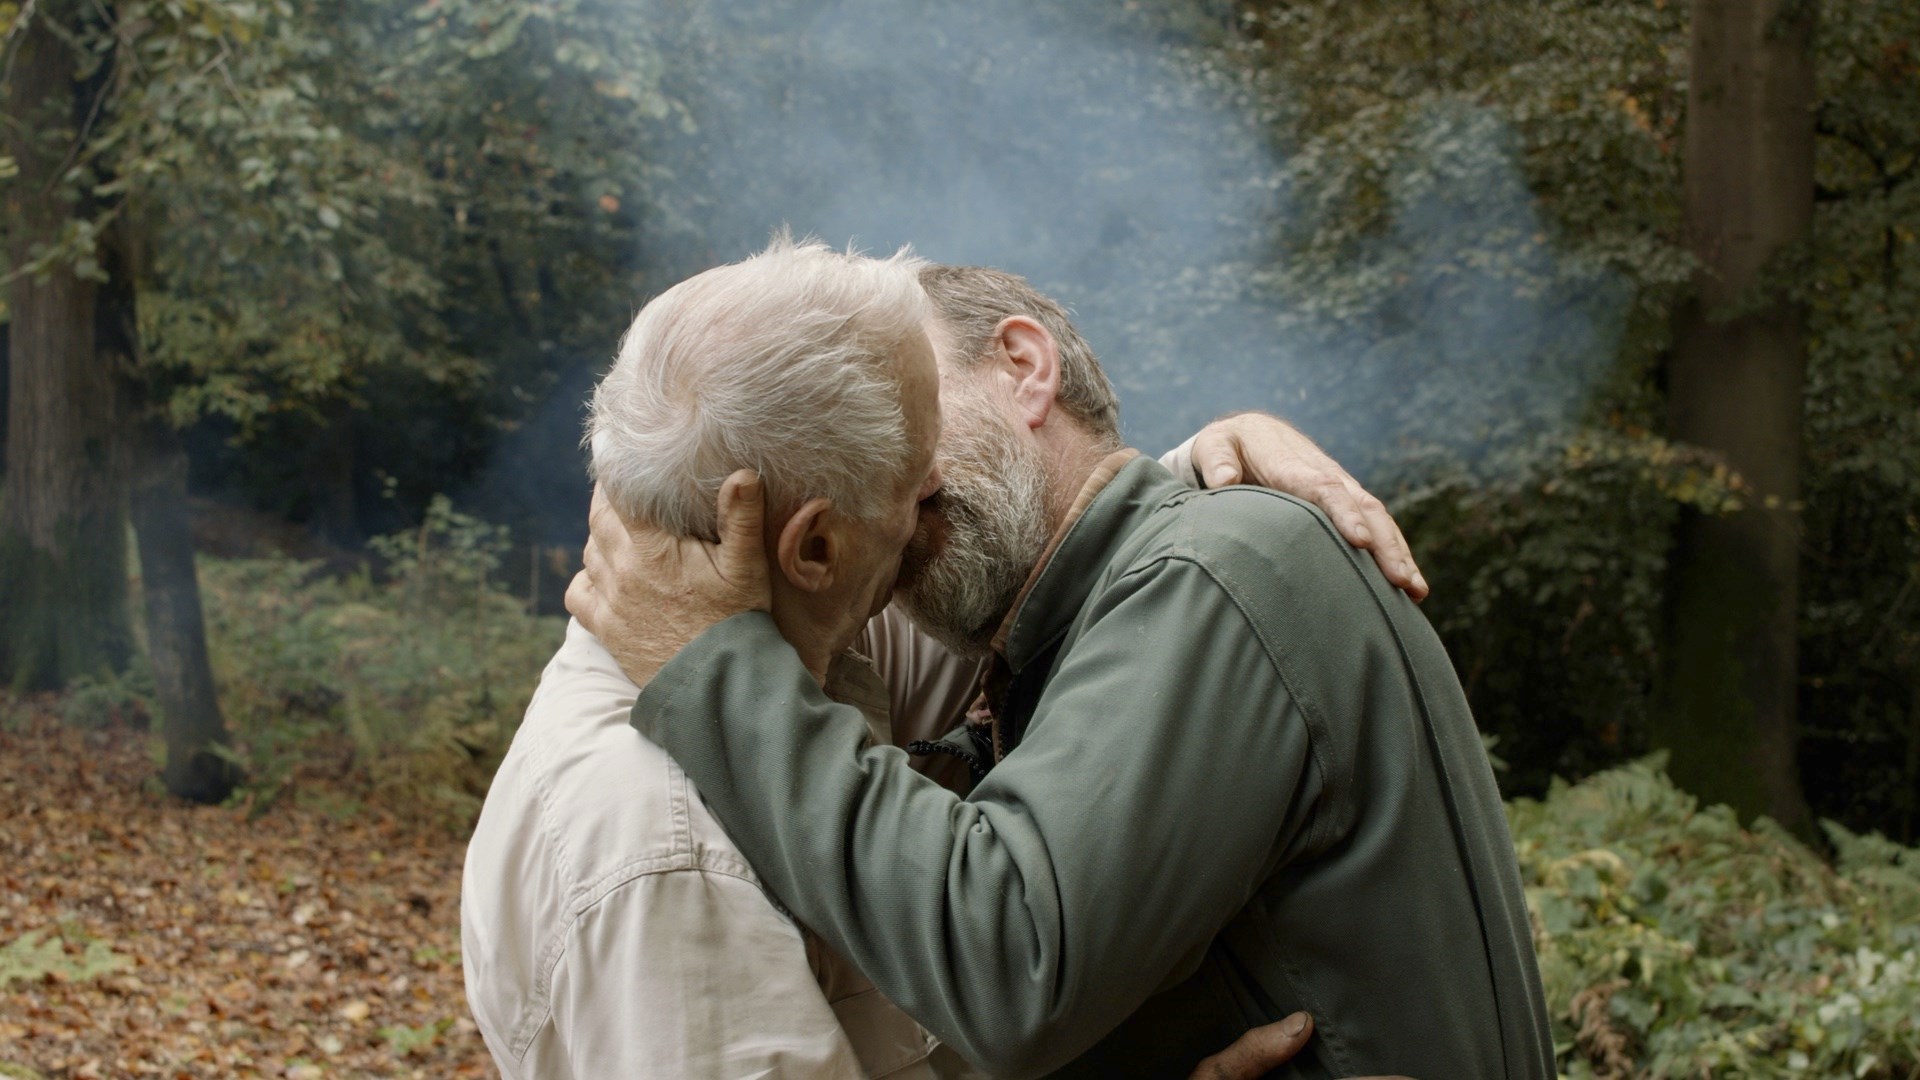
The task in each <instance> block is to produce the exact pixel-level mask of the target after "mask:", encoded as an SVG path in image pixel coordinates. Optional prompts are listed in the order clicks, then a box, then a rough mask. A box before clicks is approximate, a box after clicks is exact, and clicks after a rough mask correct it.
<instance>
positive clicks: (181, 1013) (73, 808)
mask: <svg viewBox="0 0 1920 1080" xmlns="http://www.w3.org/2000/svg"><path fill="white" fill-rule="evenodd" d="M0 705H4V706H5V707H4V708H3V709H0V711H3V712H5V714H6V717H5V719H6V722H5V723H4V724H3V725H0V822H4V823H5V824H4V829H0V1077H25V1078H44V1080H54V1078H69V1077H71V1078H76V1080H78V1078H89V1077H123V1076H132V1077H144V1076H159V1077H168V1078H183V1077H287V1078H292V1080H312V1078H319V1077H335V1076H345V1077H432V1078H440V1077H493V1076H497V1073H495V1071H494V1069H493V1066H492V1063H491V1062H490V1060H489V1059H488V1057H487V1052H486V1048H485V1046H484V1045H483V1044H482V1043H481V1041H480V1036H479V1033H478V1031H477V1030H476V1029H475V1027H474V1024H473V1021H472V1018H471V1015H470V1014H469V1012H468V1010H467V1004H466V998H465V994H464V991H463V989H462V984H461V975H460V933H459V927H460V896H459V890H460V864H461V858H462V854H463V852H464V849H465V845H464V843H463V842H462V841H461V840H460V839H458V838H457V837H455V836H453V835H451V834H450V833H448V832H447V831H446V830H445V829H444V828H443V827H439V826H435V825H433V824H431V823H429V821H428V820H427V819H426V818H424V817H423V816H419V815H409V814H407V813H406V812H405V811H404V810H401V809H397V808H387V807H382V806H378V805H364V806H356V805H355V804H354V803H353V801H352V798H351V797H350V795H348V794H346V793H335V794H334V795H333V796H332V798H331V799H330V800H329V798H328V797H327V796H326V795H325V793H316V794H319V795H320V796H321V797H319V798H314V799H307V800H283V801H281V802H279V803H277V804H276V805H274V806H273V808H272V809H271V810H270V811H268V812H266V813H264V814H260V815H259V816H257V817H254V818H253V819H252V820H249V815H248V812H247V809H246V808H245V807H241V806H230V807H194V806H188V805H186V804H183V803H181V802H179V801H178V800H175V799H172V798H170V797H168V796H166V795H165V794H164V793H162V792H160V791H159V790H158V787H157V784H156V783H155V782H154V781H153V776H154V772H155V768H154V760H153V755H152V753H151V752H150V749H149V747H150V740H151V739H152V738H153V736H151V735H149V734H148V733H146V732H142V731H136V730H131V729H129V728H126V727H112V728H107V729H104V730H94V731H82V730H78V729H75V728H71V727H67V726H65V725H62V724H61V723H60V722H59V720H58V719H57V718H56V710H57V699H54V698H51V697H46V698H34V699H20V698H13V699H10V700H8V701H6V702H0Z"/></svg>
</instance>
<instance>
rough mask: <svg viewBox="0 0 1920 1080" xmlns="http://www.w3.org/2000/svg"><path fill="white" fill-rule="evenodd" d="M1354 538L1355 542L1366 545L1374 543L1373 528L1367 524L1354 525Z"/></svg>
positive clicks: (1362, 545)
mask: <svg viewBox="0 0 1920 1080" xmlns="http://www.w3.org/2000/svg"><path fill="white" fill-rule="evenodd" d="M1353 540H1354V543H1356V544H1359V545H1360V546H1361V547H1365V546H1367V545H1368V544H1371V543H1373V530H1372V529H1369V528H1367V527H1366V526H1365V525H1355V526H1354V527H1353Z"/></svg>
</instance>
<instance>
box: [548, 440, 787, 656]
mask: <svg viewBox="0 0 1920 1080" xmlns="http://www.w3.org/2000/svg"><path fill="white" fill-rule="evenodd" d="M718 508H719V533H720V542H719V543H717V544H715V543H709V542H707V541H705V540H700V539H697V538H689V537H684V536H675V535H673V534H671V533H668V532H665V531H663V530H660V529H657V528H654V527H653V526H651V525H636V524H632V523H629V522H626V521H623V520H621V518H620V515H619V513H618V512H617V511H615V510H614V509H613V507H612V506H611V505H609V504H608V503H607V500H606V496H605V495H604V494H602V493H601V491H600V487H599V485H597V484H596V485H594V489H593V509H592V510H591V511H590V512H589V516H588V522H589V524H590V525H591V527H592V536H591V537H590V538H589V539H588V540H587V550H586V554H585V559H584V561H585V563H586V569H584V570H582V571H580V572H579V573H578V574H575V575H574V577H573V583H572V584H571V585H569V586H568V587H567V610H568V611H569V612H571V613H572V614H573V617H574V618H576V619H579V620H580V625H582V626H584V627H586V628H587V631H588V632H589V633H591V634H592V635H593V636H594V637H597V638H599V639H600V643H601V644H602V645H604V646H606V649H607V651H608V652H610V653H612V654H613V658H614V659H615V660H616V661H618V662H619V664H620V670H622V671H624V672H626V673H627V677H628V678H630V679H632V680H633V681H634V682H635V683H637V684H639V685H640V686H645V685H647V683H648V682H649V681H651V680H652V678H653V676H654V675H655V674H656V673H657V672H659V670H660V669H661V668H662V667H664V666H666V663H667V661H669V660H671V659H673V657H674V654H676V653H678V652H679V651H680V650H681V649H682V648H684V647H686V645H687V644H688V643H690V642H692V641H693V639H694V638H697V637H699V636H700V635H701V634H702V633H704V632H706V630H707V628H708V627H711V626H713V625H714V624H715V623H718V622H721V621H723V620H725V619H728V618H731V617H732V616H735V615H738V614H740V613H742V612H746V611H756V610H757V611H768V610H771V609H772V607H773V594H772V586H771V585H770V584H769V583H768V579H767V558H766V541H765V537H764V534H763V532H762V529H763V526H764V522H765V521H766V505H765V501H764V499H763V497H762V493H761V485H760V477H759V476H758V475H756V474H755V473H752V472H749V471H747V470H744V469H743V470H741V471H740V472H736V473H734V474H733V475H732V476H729V477H727V479H726V482H725V483H723V484H722V485H720V495H719V498H718Z"/></svg>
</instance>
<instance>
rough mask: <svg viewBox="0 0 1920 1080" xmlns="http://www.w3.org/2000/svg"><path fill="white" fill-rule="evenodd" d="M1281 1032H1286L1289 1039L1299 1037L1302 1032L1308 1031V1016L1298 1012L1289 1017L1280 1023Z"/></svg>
mask: <svg viewBox="0 0 1920 1080" xmlns="http://www.w3.org/2000/svg"><path fill="white" fill-rule="evenodd" d="M1280 1030H1281V1031H1282V1032H1284V1033H1285V1034H1286V1036H1287V1037H1288V1038H1294V1037H1297V1036H1298V1035H1299V1034H1300V1033H1301V1032H1303V1031H1305V1030H1307V1014H1306V1013H1303V1012H1297V1013H1294V1014H1293V1015H1292V1016H1289V1017H1287V1018H1286V1019H1285V1020H1282V1021H1281V1022H1280Z"/></svg>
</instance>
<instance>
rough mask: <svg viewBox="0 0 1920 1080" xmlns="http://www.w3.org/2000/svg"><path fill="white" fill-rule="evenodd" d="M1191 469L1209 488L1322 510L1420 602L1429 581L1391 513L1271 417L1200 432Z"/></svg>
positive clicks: (1250, 416)
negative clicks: (1264, 492) (1241, 490)
mask: <svg viewBox="0 0 1920 1080" xmlns="http://www.w3.org/2000/svg"><path fill="white" fill-rule="evenodd" d="M1193 467H1194V470H1195V471H1196V472H1198V473H1199V474H1200V476H1201V477H1202V478H1203V479H1204V480H1205V481H1206V485H1207V486H1208V487H1210V488H1217V487H1225V486H1226V485H1228V484H1238V483H1241V482H1243V481H1244V482H1246V483H1253V484H1259V485H1260V486H1261V487H1269V488H1272V489H1273V490H1275V491H1283V492H1285V493H1287V494H1288V495H1292V496H1293V497H1295V498H1297V499H1305V500H1307V501H1308V502H1310V503H1312V504H1314V505H1315V506H1318V507H1319V508H1320V509H1321V510H1322V511H1324V512H1325V513H1326V515H1327V517H1328V518H1329V519H1331V520H1332V521H1333V525H1334V527H1335V528H1337V529H1339V530H1340V535H1341V536H1344V537H1346V538H1347V543H1349V544H1352V545H1353V546H1354V547H1357V548H1365V549H1366V550H1367V551H1369V552H1371V553H1372V554H1373V561H1374V562H1376V563H1379V564H1380V572H1381V573H1383V574H1385V575H1386V576H1387V580H1388V581H1391V582H1392V583H1393V584H1394V585H1395V586H1397V587H1399V588H1401V589H1404V590H1406V593H1407V595H1408V596H1411V597H1413V598H1414V599H1415V600H1425V599H1426V598H1427V593H1428V592H1429V590H1428V588H1427V579H1426V578H1424V577H1422V576H1421V574H1420V568H1419V567H1418V566H1415V565H1414V563H1413V551H1412V550H1411V549H1410V548H1408V547H1407V538H1406V537H1404V536H1402V535H1400V526H1398V525H1396V524H1394V521H1393V515H1391V514H1389V513H1387V508H1386V506H1385V505H1384V504H1383V503H1381V501H1380V500H1379V499H1376V498H1374V497H1373V496H1372V495H1371V494H1369V493H1368V492H1367V490H1366V489H1365V488H1363V487H1361V486H1360V482H1359V481H1357V480H1355V479H1354V478H1353V477H1352V476H1351V475H1349V474H1348V472H1347V470H1345V469H1343V468H1341V467H1340V464H1339V462H1336V461H1334V460H1333V459H1332V458H1330V457H1328V456H1327V453H1326V451H1324V450H1322V449H1320V447H1318V446H1316V445H1315V444H1314V442H1313V440H1312V439H1309V438H1307V437H1306V436H1305V435H1302V434H1301V433H1300V432H1299V431H1297V430H1295V429H1294V428H1292V427H1291V426H1289V425H1287V424H1286V423H1284V422H1283V421H1281V420H1278V419H1276V418H1274V417H1271V416H1268V415H1266V414H1265V413H1236V414H1235V415H1233V416H1227V417H1222V418H1221V419H1219V420H1215V421H1214V422H1213V423H1211V424H1208V425H1207V426H1206V427H1204V428H1202V429H1201V430H1200V434H1199V435H1198V436H1197V437H1196V438H1195V439H1194V441H1193Z"/></svg>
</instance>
